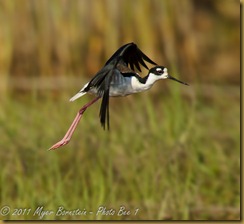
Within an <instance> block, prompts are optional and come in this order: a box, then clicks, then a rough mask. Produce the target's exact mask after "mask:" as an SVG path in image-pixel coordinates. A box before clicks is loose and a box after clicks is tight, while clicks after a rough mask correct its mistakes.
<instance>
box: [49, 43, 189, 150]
mask: <svg viewBox="0 0 244 224" xmlns="http://www.w3.org/2000/svg"><path fill="white" fill-rule="evenodd" d="M145 62H148V63H150V64H152V65H154V67H152V68H151V69H149V68H148V67H147V65H146V63H145ZM140 66H143V67H145V68H146V69H148V70H149V71H148V74H147V76H145V77H141V76H140V75H139V74H138V73H137V72H136V71H135V70H136V69H137V70H138V71H140V72H141V67H140ZM160 79H172V80H174V81H177V82H179V83H181V84H184V85H188V84H187V83H185V82H182V81H180V80H178V79H176V78H174V77H172V76H170V75H169V74H168V70H167V68H165V67H164V66H159V65H157V64H156V63H155V62H154V61H152V60H151V59H150V58H149V57H148V56H147V55H145V54H144V53H143V52H142V51H141V50H140V49H139V48H138V47H137V45H136V44H134V43H128V44H125V45H123V46H122V47H120V48H119V49H118V50H117V51H116V52H115V53H114V54H113V55H112V56H111V57H110V58H109V59H108V61H107V62H106V63H105V65H104V66H103V68H102V69H101V70H100V71H98V72H97V74H96V75H95V76H94V77H93V78H92V79H91V80H90V81H89V82H88V83H86V84H85V85H84V86H83V87H82V88H81V90H80V91H79V92H78V93H77V94H75V95H74V96H73V97H72V98H71V99H70V101H74V100H76V99H78V98H80V97H82V96H84V95H85V94H86V93H89V94H93V95H95V96H96V97H95V98H94V99H93V100H92V101H91V102H89V103H87V104H86V105H84V106H83V107H82V108H81V109H80V110H79V112H78V113H77V115H76V117H75V119H74V121H73V123H72V124H71V126H70V128H69V129H68V131H67V132H66V134H65V136H64V137H63V139H62V140H60V141H59V142H57V143H56V144H54V145H53V146H52V147H51V148H50V150H51V149H57V148H59V147H61V146H63V145H66V144H68V143H69V141H70V139H71V137H72V135H73V133H74V131H75V129H76V127H77V125H78V123H79V121H80V119H81V117H82V115H83V113H84V112H85V110H86V109H87V108H88V107H90V106H91V105H92V104H94V103H95V102H96V101H97V100H99V99H100V98H101V99H102V103H101V107H100V113H99V116H100V122H101V125H102V127H103V128H104V129H105V128H106V127H107V129H109V97H118V96H127V95H130V94H134V93H138V92H143V91H146V90H148V89H150V88H151V87H152V86H153V84H154V83H155V82H156V81H158V80H160Z"/></svg>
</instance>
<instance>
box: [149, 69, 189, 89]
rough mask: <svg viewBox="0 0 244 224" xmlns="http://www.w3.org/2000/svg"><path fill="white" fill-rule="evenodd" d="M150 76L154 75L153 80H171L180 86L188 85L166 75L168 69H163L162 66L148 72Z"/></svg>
mask: <svg viewBox="0 0 244 224" xmlns="http://www.w3.org/2000/svg"><path fill="white" fill-rule="evenodd" d="M149 74H150V75H154V76H155V79H157V80H158V79H172V80H174V81H177V82H179V83H181V84H184V85H188V84H187V83H185V82H182V81H180V80H178V79H176V78H174V77H172V76H170V75H169V74H168V69H167V68H165V67H164V66H155V67H153V68H151V69H150V70H149Z"/></svg>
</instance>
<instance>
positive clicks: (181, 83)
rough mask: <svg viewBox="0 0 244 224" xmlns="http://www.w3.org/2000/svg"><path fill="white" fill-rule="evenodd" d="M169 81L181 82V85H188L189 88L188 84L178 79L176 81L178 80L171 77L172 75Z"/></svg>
mask: <svg viewBox="0 0 244 224" xmlns="http://www.w3.org/2000/svg"><path fill="white" fill-rule="evenodd" d="M168 79H172V80H174V81H176V82H179V83H181V84H183V85H187V86H189V85H188V84H187V83H186V82H182V81H180V80H178V79H176V78H174V77H172V76H170V75H168Z"/></svg>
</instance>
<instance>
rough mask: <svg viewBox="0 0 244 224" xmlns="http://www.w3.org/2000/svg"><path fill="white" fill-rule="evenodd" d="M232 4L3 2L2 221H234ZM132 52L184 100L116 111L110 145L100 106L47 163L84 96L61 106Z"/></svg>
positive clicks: (126, 103) (165, 98) (149, 100)
mask: <svg viewBox="0 0 244 224" xmlns="http://www.w3.org/2000/svg"><path fill="white" fill-rule="evenodd" d="M238 4H239V3H238ZM238 4H235V3H231V1H227V0H226V1H222V2H221V4H220V1H202V2H200V3H199V1H194V0H184V1H160V0H153V1H148V0H142V1H119V0H118V1H113V0H107V1H94V0H93V1H78V0H77V1H58V0H53V1H44V0H43V1H29V0H21V1H3V0H1V1H0V27H1V29H0V40H1V42H2V43H3V44H2V46H1V51H0V81H1V82H0V100H1V107H0V164H1V170H0V209H1V208H3V207H4V206H5V205H7V206H9V207H10V208H11V213H9V214H8V215H6V216H1V215H0V217H1V219H8V220H17V219H21V220H32V219H40V217H39V216H38V215H35V216H33V214H34V211H35V210H36V208H38V207H41V206H43V207H44V209H45V210H49V211H54V213H55V212H56V211H57V209H58V208H59V206H63V207H64V208H65V209H66V210H67V211H68V210H69V211H70V210H76V209H78V208H79V209H80V210H81V211H82V210H83V209H86V210H87V211H92V212H93V213H92V214H88V215H86V216H85V215H83V216H75V215H73V216H69V215H61V216H57V215H55V214H50V215H46V216H44V217H43V218H41V219H42V220H47V219H51V220H53V219H60V220H68V219H70V220H72V219H74V220H75V219H77V220H80V219H84V220H94V219H98V220H100V219H101V220H126V219H127V220H128V219H132V220H138V219H140V220H152V219H155V220H165V219H166V220H168V219H169V220H236V219H240V103H239V102H240V84H239V82H240V75H239V73H240V62H239V56H240V54H239V52H240V44H239V32H240V31H239V20H238V19H239V16H238V13H239V11H236V10H239V5H238ZM179 13H180V14H179ZM146 15H147V16H146ZM131 41H133V42H135V43H137V44H138V45H139V47H140V48H141V49H142V50H143V51H144V52H145V53H146V54H147V55H149V56H150V57H151V58H152V59H153V60H154V61H156V62H157V63H159V64H163V65H165V66H167V67H168V68H169V70H170V71H171V74H172V75H173V76H175V77H177V76H178V77H177V78H179V79H181V80H183V81H187V82H188V83H189V84H190V86H183V85H180V84H179V83H176V82H173V81H171V80H168V81H162V82H158V83H156V84H155V86H153V88H152V89H151V90H150V91H148V92H145V93H140V94H136V95H132V96H128V97H124V98H112V99H111V101H110V102H111V103H110V104H111V105H110V125H111V130H110V131H109V132H107V131H104V130H103V129H102V127H101V126H100V123H99V118H98V115H99V107H100V103H96V104H94V105H93V106H92V107H90V108H89V109H88V110H87V111H86V112H85V114H84V116H83V117H82V119H81V121H80V124H79V125H78V128H77V130H76V132H75V133H74V136H73V137H72V140H71V142H70V143H69V144H68V145H67V146H65V147H62V148H60V149H58V150H56V151H48V150H47V149H48V148H49V147H50V146H51V145H52V144H54V143H55V142H56V141H58V140H60V139H61V138H62V137H63V135H64V133H65V132H66V130H67V128H68V127H69V125H70V124H71V122H72V120H73V118H74V116H75V115H76V113H77V111H78V110H79V108H80V107H81V106H82V105H84V104H85V103H87V102H88V101H89V100H90V99H91V96H85V97H83V98H82V99H80V100H78V101H75V102H74V103H70V102H69V101H68V100H69V98H70V97H71V96H72V95H74V94H75V93H76V92H77V91H78V90H79V88H81V87H82V85H83V84H84V83H85V82H86V81H88V79H89V78H90V77H91V76H92V75H93V74H95V73H96V71H97V70H98V69H99V68H100V67H101V66H102V65H103V64H104V62H105V61H106V60H107V59H108V57H109V56H110V55H111V54H112V53H113V52H114V51H115V50H116V49H117V48H118V47H119V46H121V45H122V44H124V43H126V42H131ZM145 72H146V71H144V74H145ZM178 74H179V75H178ZM99 206H104V207H106V208H107V210H109V209H115V210H116V214H117V212H118V210H119V208H120V206H125V207H126V209H127V210H130V211H131V212H132V214H131V215H129V216H118V215H110V216H106V215H102V214H96V212H97V210H98V208H99ZM17 208H19V209H22V210H23V209H25V208H26V209H31V211H30V213H29V214H26V213H25V214H23V212H22V214H20V215H18V216H17V215H13V213H14V209H17ZM136 209H138V212H137V214H136V215H135V211H137V210H136ZM18 211H20V213H21V210H18ZM1 212H2V210H1Z"/></svg>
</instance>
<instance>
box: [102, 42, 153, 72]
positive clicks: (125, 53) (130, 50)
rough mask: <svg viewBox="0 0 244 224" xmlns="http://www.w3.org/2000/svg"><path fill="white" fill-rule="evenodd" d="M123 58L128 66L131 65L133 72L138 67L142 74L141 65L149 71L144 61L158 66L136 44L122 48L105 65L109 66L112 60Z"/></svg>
mask: <svg viewBox="0 0 244 224" xmlns="http://www.w3.org/2000/svg"><path fill="white" fill-rule="evenodd" d="M118 57H120V58H122V59H123V61H124V62H125V63H126V65H129V66H130V68H131V69H132V70H134V67H136V68H137V69H138V70H139V71H140V72H141V68H140V65H142V66H143V67H145V68H146V69H148V67H147V65H146V63H145V62H144V60H145V61H146V62H148V63H150V64H153V65H157V64H156V63H155V62H154V61H153V60H151V59H150V58H149V57H148V56H147V55H145V54H144V53H143V52H142V51H141V50H140V49H139V48H138V47H137V45H136V44H134V43H129V44H126V45H124V46H122V47H120V48H119V49H118V50H117V51H116V52H115V53H114V54H113V55H112V57H110V58H109V60H108V61H107V62H106V64H105V65H107V64H109V63H110V62H111V61H112V60H114V59H116V58H118Z"/></svg>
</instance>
